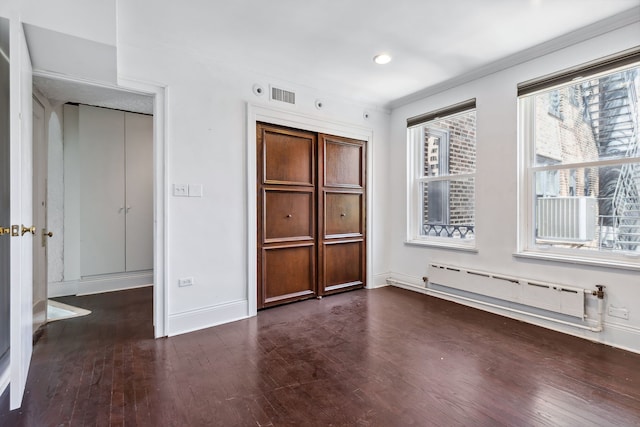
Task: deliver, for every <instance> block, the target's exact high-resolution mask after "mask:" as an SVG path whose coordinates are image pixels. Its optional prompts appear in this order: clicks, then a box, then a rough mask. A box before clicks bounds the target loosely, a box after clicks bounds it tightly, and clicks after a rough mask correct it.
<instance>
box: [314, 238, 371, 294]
mask: <svg viewBox="0 0 640 427" xmlns="http://www.w3.org/2000/svg"><path fill="white" fill-rule="evenodd" d="M363 255H364V242H363V241H362V240H359V241H349V242H341V243H326V244H325V245H324V262H323V266H322V268H323V270H324V293H327V292H331V291H335V290H343V289H344V288H347V287H356V286H362V285H363V283H364V282H363V277H364V269H363V261H362V260H363Z"/></svg>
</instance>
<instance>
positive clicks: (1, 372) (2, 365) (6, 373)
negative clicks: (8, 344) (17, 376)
mask: <svg viewBox="0 0 640 427" xmlns="http://www.w3.org/2000/svg"><path fill="white" fill-rule="evenodd" d="M9 368H10V365H9V352H8V351H7V353H6V354H5V356H4V357H3V358H2V359H0V395H2V393H4V391H5V390H6V389H7V387H9V380H10V378H11V369H9Z"/></svg>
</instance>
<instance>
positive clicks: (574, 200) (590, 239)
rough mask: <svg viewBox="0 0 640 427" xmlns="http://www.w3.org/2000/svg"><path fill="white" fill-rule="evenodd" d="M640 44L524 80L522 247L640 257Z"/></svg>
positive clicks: (574, 255) (599, 257)
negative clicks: (539, 76)
mask: <svg viewBox="0 0 640 427" xmlns="http://www.w3.org/2000/svg"><path fill="white" fill-rule="evenodd" d="M639 94H640V50H637V49H636V50H634V51H628V52H623V53H622V54H619V55H616V56H612V57H609V58H604V59H603V60H601V61H597V62H594V63H590V64H586V65H584V66H581V67H576V68H574V69H571V70H567V71H563V72H560V73H557V74H555V75H551V76H545V77H542V78H540V79H536V80H532V81H529V82H525V83H522V84H521V85H519V86H518V97H519V108H520V121H519V132H520V144H521V164H522V167H523V168H524V169H523V171H522V172H523V174H522V176H523V177H524V179H523V180H522V186H521V191H520V196H521V201H520V203H521V207H522V208H523V211H524V212H526V215H523V216H522V217H521V218H520V232H521V239H520V241H521V244H520V246H521V247H520V250H521V252H524V253H526V252H530V253H533V254H535V253H538V254H543V253H544V254H547V255H546V256H553V257H557V258H559V259H562V258H563V256H564V257H566V258H567V259H569V260H572V261H575V260H577V259H578V260H580V259H582V260H583V261H585V262H603V261H604V262H612V261H613V262H614V263H615V261H616V260H618V261H619V262H620V263H621V264H628V263H630V262H631V263H632V264H633V263H634V262H637V261H635V260H633V261H631V260H630V259H629V257H632V258H633V257H636V256H640V147H639V114H640V103H639V96H638V95H639Z"/></svg>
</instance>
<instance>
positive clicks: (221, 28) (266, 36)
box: [118, 0, 640, 106]
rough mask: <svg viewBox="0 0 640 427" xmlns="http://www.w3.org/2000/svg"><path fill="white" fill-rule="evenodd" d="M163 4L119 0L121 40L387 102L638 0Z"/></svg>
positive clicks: (629, 11)
mask: <svg viewBox="0 0 640 427" xmlns="http://www.w3.org/2000/svg"><path fill="white" fill-rule="evenodd" d="M162 3H163V4H162V7H157V6H155V7H154V5H157V2H156V1H151V0H138V1H136V2H120V3H119V11H118V35H119V38H120V39H121V40H127V42H131V43H134V44H136V45H138V46H142V47H144V48H150V49H162V48H165V47H171V48H177V49H188V50H189V51H191V52H196V53H197V55H198V56H200V57H202V58H203V59H202V60H203V61H208V62H215V63H220V64H226V65H227V66H229V67H231V68H233V69H238V68H240V69H246V70H251V71H254V72H257V73H260V74H262V75H265V76H271V77H273V78H277V79H279V80H285V81H291V82H293V83H296V84H300V85H304V86H308V87H312V88H316V89H319V90H322V91H326V92H331V93H334V94H341V95H343V96H345V97H347V98H349V99H352V100H357V101H363V102H373V103H376V104H379V105H387V106H388V105H389V104H390V103H391V102H392V101H394V100H397V99H399V98H403V97H406V96H408V95H410V94H412V93H415V92H417V91H420V90H423V89H425V88H427V87H430V86H433V85H436V84H439V83H441V82H443V81H446V80H449V79H451V78H454V77H456V76H460V75H462V74H465V73H468V72H470V71H471V70H474V69H477V68H478V67H482V66H485V65H487V64H488V63H491V62H493V61H497V60H499V59H501V58H504V57H507V56H509V55H513V54H515V53H517V52H519V51H522V50H525V49H528V48H531V47H533V46H535V45H538V44H540V43H544V42H547V41H549V40H550V39H553V38H556V37H558V36H561V35H564V34H567V33H570V32H572V31H574V30H576V29H578V28H581V27H584V26H587V25H589V24H593V23H595V22H597V21H600V20H603V19H605V18H609V17H611V16H613V15H616V14H621V13H623V12H624V14H625V15H631V16H632V17H633V18H635V20H640V7H639V6H640V0H481V1H480V0H447V1H436V0H393V1H392V0H348V1H329V0H317V1H314V2H309V1H300V0H278V1H265V0H238V1H227V2H211V1H208V0H188V1H180V2H177V1H167V2H162ZM149 10H153V13H151V14H149ZM620 16H624V15H618V18H620ZM145 19H146V22H147V24H146V25H145V24H144V23H145ZM639 38H640V36H639ZM380 52H388V53H389V54H391V55H392V57H393V60H392V62H391V63H390V64H388V65H384V66H380V65H376V64H374V63H373V60H372V58H373V56H374V55H376V54H378V53H380Z"/></svg>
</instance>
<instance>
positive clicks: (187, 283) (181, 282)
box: [178, 277, 193, 288]
mask: <svg viewBox="0 0 640 427" xmlns="http://www.w3.org/2000/svg"><path fill="white" fill-rule="evenodd" d="M191 285H193V277H184V278H182V279H178V286H180V287H181V288H182V287H184V286H191Z"/></svg>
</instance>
